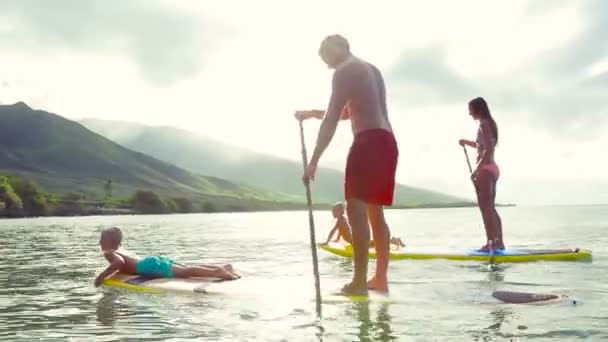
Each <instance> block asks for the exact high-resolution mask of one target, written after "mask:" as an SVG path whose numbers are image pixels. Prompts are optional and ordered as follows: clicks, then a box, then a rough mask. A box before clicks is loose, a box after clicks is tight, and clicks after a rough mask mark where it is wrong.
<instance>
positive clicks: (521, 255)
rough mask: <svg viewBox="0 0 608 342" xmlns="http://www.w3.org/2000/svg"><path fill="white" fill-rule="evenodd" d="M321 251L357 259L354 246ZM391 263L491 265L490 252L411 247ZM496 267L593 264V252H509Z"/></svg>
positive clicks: (394, 250)
mask: <svg viewBox="0 0 608 342" xmlns="http://www.w3.org/2000/svg"><path fill="white" fill-rule="evenodd" d="M319 247H320V248H321V249H324V250H326V251H328V252H330V253H333V254H336V255H340V256H343V257H352V256H353V247H352V246H351V245H350V244H343V243H336V242H330V243H328V244H319ZM389 256H390V259H391V260H400V259H418V260H426V259H448V260H459V261H489V260H490V255H489V254H488V253H486V252H479V251H475V250H470V251H462V252H458V251H455V252H450V251H436V252H435V251H429V250H422V249H412V248H410V247H397V246H394V245H392V246H391V250H390V254H389ZM369 257H370V258H371V259H375V258H376V251H375V250H374V248H373V247H372V248H370V249H369ZM493 259H494V262H495V263H504V262H528V261H541V260H543V261H589V260H591V251H590V250H585V249H579V248H572V249H506V250H503V251H498V252H496V253H495V254H494V257H493Z"/></svg>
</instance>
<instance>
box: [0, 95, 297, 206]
mask: <svg viewBox="0 0 608 342" xmlns="http://www.w3.org/2000/svg"><path fill="white" fill-rule="evenodd" d="M0 174H16V175H19V176H22V177H25V178H26V179H29V180H32V181H34V182H35V183H38V184H39V185H41V186H42V187H43V188H44V189H45V191H48V192H52V193H68V192H82V193H84V194H86V195H89V196H91V197H96V196H97V198H99V197H101V196H102V195H103V194H104V193H106V192H107V188H106V186H107V184H108V180H111V190H112V196H116V197H129V196H131V195H133V193H134V192H135V191H137V190H140V189H141V190H146V191H154V192H156V193H158V194H160V195H163V196H172V197H178V198H188V199H192V200H195V201H196V202H198V203H203V201H209V202H211V203H214V205H215V203H217V202H218V201H224V202H225V203H231V204H233V205H241V204H242V201H243V200H247V201H254V202H255V201H267V202H268V201H283V200H286V199H288V198H287V197H284V196H281V195H277V194H272V193H270V192H268V191H264V190H259V189H257V188H254V187H251V186H247V185H239V184H236V183H233V182H230V181H227V180H225V179H221V178H217V177H207V176H200V175H197V174H193V173H191V172H189V171H186V170H184V169H182V168H179V167H177V166H175V165H172V164H169V163H167V162H164V161H160V160H158V159H155V158H153V157H149V156H147V155H145V154H143V153H140V152H135V151H132V150H129V149H127V148H125V147H123V146H121V145H119V144H117V143H115V142H113V141H110V140H108V139H107V138H105V137H103V136H101V135H98V134H96V133H94V132H92V131H90V130H88V129H87V128H85V127H84V126H82V125H81V124H79V123H77V122H74V121H70V120H67V119H65V118H63V117H61V116H58V115H56V114H52V113H48V112H45V111H41V110H32V109H31V108H30V107H28V106H27V105H26V104H24V103H21V102H20V103H17V104H15V105H0Z"/></svg>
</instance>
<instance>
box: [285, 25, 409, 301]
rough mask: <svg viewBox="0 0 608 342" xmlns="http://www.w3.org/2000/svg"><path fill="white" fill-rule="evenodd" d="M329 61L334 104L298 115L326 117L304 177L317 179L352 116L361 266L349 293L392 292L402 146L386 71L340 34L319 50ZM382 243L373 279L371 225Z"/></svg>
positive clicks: (354, 214) (350, 169) (350, 200)
mask: <svg viewBox="0 0 608 342" xmlns="http://www.w3.org/2000/svg"><path fill="white" fill-rule="evenodd" d="M319 55H320V56H321V58H322V59H323V61H324V62H325V63H326V64H327V65H328V66H329V67H330V68H333V69H335V72H334V75H333V80H332V93H331V97H330V100H329V106H328V108H327V111H326V112H325V113H324V112H323V111H319V110H312V111H298V112H296V118H297V119H299V120H305V119H308V118H311V117H316V118H319V119H320V118H323V122H322V124H321V127H320V129H319V135H318V137H317V143H316V147H315V150H314V153H313V155H312V158H311V160H310V163H309V164H308V166H307V167H306V170H305V172H304V177H303V179H304V181H305V182H308V181H310V180H314V176H315V172H316V170H317V164H318V163H319V159H320V158H321V155H322V154H323V152H324V151H325V149H326V148H327V146H328V145H329V143H330V141H331V139H332V138H333V136H334V133H335V131H336V126H337V125H338V121H339V120H340V119H342V120H347V119H350V121H351V125H352V131H353V135H354V140H353V143H352V146H351V148H350V151H349V154H348V158H347V162H346V173H345V182H344V188H345V189H344V190H345V197H346V203H347V213H348V219H349V221H350V224H351V228H352V238H353V252H354V262H355V270H354V273H353V278H352V281H351V283H349V284H347V285H345V286H344V288H343V289H342V292H343V293H344V294H346V295H367V294H368V288H369V289H374V290H377V291H383V292H388V279H387V269H388V260H389V258H388V254H389V248H390V247H389V242H390V230H389V227H388V225H387V223H386V220H385V219H384V211H383V206H385V205H392V203H393V195H394V190H395V172H396V169H397V159H398V155H399V151H398V148H397V142H396V140H395V137H394V135H393V132H392V128H391V124H390V122H389V119H388V112H387V108H386V89H385V86H384V80H383V78H382V75H381V73H380V71H379V70H378V69H377V68H376V67H375V66H373V65H372V64H369V63H367V62H365V61H363V60H361V59H359V58H357V57H355V56H353V55H352V54H351V52H350V46H349V43H348V41H347V40H346V39H345V38H344V37H342V36H340V35H331V36H328V37H327V38H325V39H324V40H323V42H322V43H321V47H320V49H319ZM370 223H371V228H372V234H373V238H374V241H375V245H376V256H377V258H376V274H375V276H374V277H372V278H371V279H370V280H369V281H367V263H368V257H369V250H368V247H369V240H370V236H369V224H370Z"/></svg>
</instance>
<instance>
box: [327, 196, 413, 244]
mask: <svg viewBox="0 0 608 342" xmlns="http://www.w3.org/2000/svg"><path fill="white" fill-rule="evenodd" d="M344 212H345V206H344V203H342V202H338V203H336V204H334V205H333V206H332V208H331V213H332V215H333V216H334V218H335V219H336V225H335V226H334V228H333V229H332V230H331V231H330V232H329V235H328V236H327V241H325V244H328V243H329V241H330V240H331V238H332V237H333V235H334V234H335V233H336V231H337V232H338V236H336V239H335V240H334V242H338V241H340V238H342V239H343V240H344V241H346V242H348V243H349V244H352V241H353V237H352V235H351V230H350V225H349V224H348V219H347V218H346V216H345V215H344ZM369 245H370V247H374V240H371V241H370V242H369ZM391 245H393V246H395V247H397V248H399V247H405V244H404V243H403V241H402V240H401V238H399V237H396V236H394V237H391Z"/></svg>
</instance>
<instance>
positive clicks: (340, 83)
mask: <svg viewBox="0 0 608 342" xmlns="http://www.w3.org/2000/svg"><path fill="white" fill-rule="evenodd" d="M334 81H335V83H334V91H336V90H337V91H338V92H339V94H337V96H332V99H331V100H330V105H329V106H330V108H329V111H332V106H339V105H340V103H341V101H340V100H341V99H345V100H346V103H347V115H346V116H343V117H342V119H350V121H351V127H352V131H353V134H354V135H356V134H357V133H359V132H363V131H366V130H370V129H378V128H379V129H384V130H387V131H391V132H392V127H391V124H390V121H389V119H388V111H387V108H386V89H385V86H384V79H383V78H382V74H381V73H380V71H379V70H378V68H376V67H375V66H374V65H372V64H370V63H368V62H365V61H363V60H361V59H359V58H357V57H354V56H352V57H350V58H349V59H347V60H346V61H344V63H342V65H340V66H338V68H337V69H336V71H335V73H334ZM340 98H341V99H340ZM336 110H337V108H336ZM340 110H341V108H340V109H339V111H340Z"/></svg>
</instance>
